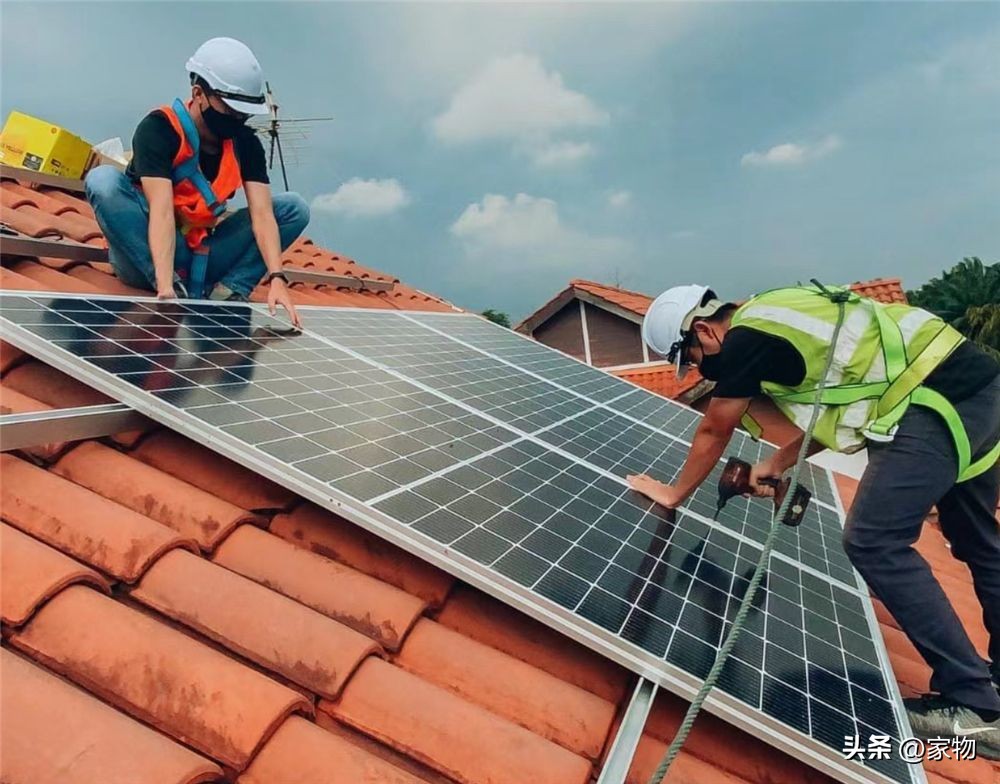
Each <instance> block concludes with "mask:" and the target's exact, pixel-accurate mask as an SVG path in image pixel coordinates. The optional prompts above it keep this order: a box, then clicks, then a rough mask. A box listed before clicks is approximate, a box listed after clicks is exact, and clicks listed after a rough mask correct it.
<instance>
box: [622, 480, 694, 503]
mask: <svg viewBox="0 0 1000 784" xmlns="http://www.w3.org/2000/svg"><path fill="white" fill-rule="evenodd" d="M625 479H626V481H627V482H628V485H629V487H631V488H632V489H633V490H635V491H636V492H637V493H642V494H643V495H644V496H646V497H647V498H648V499H649V500H650V501H655V502H656V503H658V504H659V505H660V506H662V507H665V508H667V509H676V508H677V507H678V506H680V505H681V503H683V501H684V498H683V497H682V496H681V495H680V493H678V492H677V490H676V489H675V488H673V487H671V486H670V485H667V484H664V483H663V482H658V481H656V480H655V479H653V477H651V476H647V475H646V474H632V475H630V476H627V477H625Z"/></svg>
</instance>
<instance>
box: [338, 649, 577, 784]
mask: <svg viewBox="0 0 1000 784" xmlns="http://www.w3.org/2000/svg"><path fill="white" fill-rule="evenodd" d="M320 708H321V709H322V710H324V711H326V712H327V713H329V714H330V715H331V716H333V717H334V718H336V719H338V720H340V721H343V722H344V723H346V724H348V725H350V726H352V727H355V728H357V729H359V730H360V731H362V732H365V733H367V734H369V735H372V736H374V737H376V738H378V739H379V740H381V741H382V742H383V743H386V744H387V745H389V746H391V747H394V748H396V749H398V750H400V751H403V752H404V753H406V754H408V755H410V756H412V757H415V758H416V759H418V760H420V761H422V762H424V763H425V764H427V765H429V766H431V767H432V768H434V769H435V770H438V771H440V772H441V773H443V774H444V775H446V776H450V777H451V778H453V779H455V781H457V782H460V784H511V782H527V781H531V782H533V784H585V782H587V781H588V780H589V777H590V773H591V764H590V763H589V762H588V761H587V760H586V759H584V758H583V757H580V756H577V755H576V754H573V753H572V752H570V751H567V750H566V749H564V748H562V747H561V746H558V745H556V744H555V743H552V742H550V741H547V740H545V739H543V738H540V737H539V736H537V735H534V734H532V733H531V732H529V731H528V730H526V729H524V728H522V727H520V726H518V725H516V724H514V723H513V722H510V721H508V720H506V719H503V718H500V717H499V716H497V715H495V714H493V713H491V712H489V711H487V710H485V709H483V708H480V707H478V706H475V705H472V704H471V703H468V702H466V701H464V700H462V699H461V698H459V697H457V696H455V695H453V694H451V693H450V692H448V691H446V690H444V689H441V688H440V687H438V686H434V685H432V684H429V683H427V682H426V681H423V680H422V679H420V678H418V677H417V676H415V675H411V674H410V673H408V672H406V671H404V670H402V669H400V668H399V667H395V666H393V665H391V664H389V663H387V662H383V661H381V660H379V659H368V660H367V661H366V662H365V663H364V664H363V665H362V666H361V669H359V670H358V672H357V674H356V675H355V676H354V677H353V678H352V679H351V681H350V683H348V685H347V688H346V689H345V690H344V695H343V697H342V698H341V700H340V702H338V703H329V702H327V701H321V702H320Z"/></svg>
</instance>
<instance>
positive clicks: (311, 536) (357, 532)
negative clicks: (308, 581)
mask: <svg viewBox="0 0 1000 784" xmlns="http://www.w3.org/2000/svg"><path fill="white" fill-rule="evenodd" d="M271 532H272V533H275V534H277V535H278V536H280V537H282V538H283V539H287V540H288V541H290V542H293V543H295V544H298V545H300V546H302V547H307V548H308V549H310V550H312V551H313V552H317V553H319V554H320V555H325V556H327V557H328V558H332V559H334V560H335V561H340V562H342V563H345V564H347V565H348V566H353V567H354V568H355V569H359V570H360V571H362V572H365V573H366V574H370V575H371V576H372V577H377V578H378V579H380V580H384V581H385V582H387V583H391V584H392V585H395V586H397V587H399V588H402V589H403V590H404V591H406V592H407V593H411V594H413V595H414V596H419V597H420V598H421V599H423V600H424V601H426V602H427V603H428V604H430V605H432V606H435V607H436V606H440V605H441V604H442V602H444V598H445V596H447V595H448V591H449V590H450V589H451V586H452V584H453V583H454V578H453V577H451V576H450V575H448V574H447V573H445V572H442V571H441V570H440V569H436V568H435V567H433V566H431V565H430V564H428V563H425V562H424V561H420V560H418V559H417V558H415V557H414V556H412V555H410V554H409V553H406V552H404V551H403V550H400V549H399V548H398V547H396V546H395V545H393V544H390V543H389V542H386V541H385V540H384V539H379V538H378V537H377V536H375V535H374V534H369V533H368V532H366V531H363V530H361V529H359V528H358V527H357V526H355V525H353V524H351V523H349V522H347V521H346V520H344V518H342V517H338V516H337V515H335V514H333V513H332V512H327V511H326V510H324V509H320V508H319V507H317V506H313V505H312V504H302V505H301V506H299V507H297V508H296V509H295V510H294V511H293V512H292V513H291V514H283V515H278V516H277V517H275V518H274V520H273V521H271Z"/></svg>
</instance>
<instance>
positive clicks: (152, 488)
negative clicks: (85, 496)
mask: <svg viewBox="0 0 1000 784" xmlns="http://www.w3.org/2000/svg"><path fill="white" fill-rule="evenodd" d="M52 471H53V472H54V473H56V474H59V475H60V476H63V477H65V478H66V479H69V480H70V481H71V482H75V483H76V484H78V485H82V486H83V487H86V488H87V489H89V490H93V491H94V492H95V493H98V494H99V495H102V496H104V497H105V498H108V499H110V500H112V501H115V502H116V503H119V504H121V505H122V506H127V507H128V508H129V509H132V510H133V511H136V512H139V513H140V514H143V515H145V516H146V517H151V518H153V519H154V520H156V521H158V522H161V523H163V524H164V525H168V526H170V527H171V528H173V529H174V530H175V531H177V532H178V533H180V534H182V535H183V536H185V537H187V538H189V539H194V540H195V541H196V542H197V543H198V544H199V546H200V547H201V548H202V549H204V550H212V549H213V548H214V547H215V546H216V545H217V544H218V543H219V542H220V541H222V540H223V539H224V538H225V537H226V536H228V535H229V534H230V533H231V532H232V531H233V529H234V528H236V526H238V525H240V524H241V523H244V522H252V521H257V522H260V518H258V517H257V516H256V515H253V514H251V513H249V512H247V511H246V510H244V509H240V508H239V507H237V506H233V504H231V503H229V502H228V501H223V500H222V499H220V498H216V497H215V496H213V495H211V494H209V493H206V492H205V491H204V490H200V489H199V488H197V487H195V486H194V485H191V484H188V483H187V482H185V481H183V480H181V479H177V478H175V477H173V476H171V475H170V474H168V473H164V472H163V471H160V470H159V469H157V468H153V467H152V466H149V465H146V464H145V463H143V462H141V461H139V460H136V459H135V458H133V457H131V456H129V455H125V454H122V453H121V452H119V451H117V450H115V449H111V448H110V447H107V446H104V445H103V444H99V443H97V442H96V441H88V442H86V443H83V444H80V446H78V447H77V448H76V449H74V450H72V451H71V452H70V453H69V454H67V455H66V456H65V457H64V458H63V459H62V460H60V461H59V462H58V463H57V464H56V465H55V466H54V467H53V468H52Z"/></svg>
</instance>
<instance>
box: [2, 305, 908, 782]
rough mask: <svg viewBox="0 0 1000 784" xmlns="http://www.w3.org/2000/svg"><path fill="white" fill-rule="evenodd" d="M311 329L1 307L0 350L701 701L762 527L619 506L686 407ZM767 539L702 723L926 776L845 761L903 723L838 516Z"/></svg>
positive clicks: (457, 348) (416, 343) (216, 313)
mask: <svg viewBox="0 0 1000 784" xmlns="http://www.w3.org/2000/svg"><path fill="white" fill-rule="evenodd" d="M305 315H306V317H307V319H308V320H307V326H308V328H309V332H307V333H305V334H302V335H293V334H290V333H287V332H285V331H284V330H283V327H282V324H281V323H280V322H278V321H276V320H273V319H271V318H270V317H268V316H267V315H266V313H264V312H263V311H261V310H259V309H255V308H253V307H249V306H245V305H228V304H226V305H224V304H214V303H204V302H201V303H190V302H182V303H178V302H169V303H159V302H156V301H155V300H145V299H138V300H136V299H116V298H99V299H94V298H82V297H57V298H54V297H51V296H50V295H30V296H28V295H24V296H5V297H4V298H3V299H2V301H0V316H2V318H3V323H4V327H5V329H4V339H5V340H9V341H10V342H12V343H14V344H15V345H18V346H19V347H21V348H22V349H24V350H26V351H29V352H31V353H35V354H37V355H38V356H40V357H41V358H43V359H45V360H46V361H48V362H50V363H52V364H53V365H55V366H57V367H61V368H63V369H65V370H67V371H69V372H71V373H73V374H74V375H76V376H77V377H80V378H83V379H84V380H86V381H87V383H90V384H91V385H93V386H95V387H96V388H99V389H101V390H103V391H105V392H107V393H109V394H111V395H113V396H115V397H117V398H119V399H120V400H122V401H123V402H126V403H128V404H129V405H131V406H133V407H134V408H136V409H137V410H139V411H141V412H142V413H145V414H147V415H148V416H151V417H152V418H154V419H157V420H159V421H161V422H163V423H164V424H167V425H169V426H171V427H174V428H175V429H178V430H179V431H181V432H183V433H185V434H187V435H189V436H190V437H192V438H194V439H195V440H198V441H200V442H201V443H204V444H206V445H207V446H209V447H212V448H214V449H216V450H218V451H220V452H221V453H223V454H225V455H227V456H229V457H231V458H233V459H236V460H237V461H239V462H242V463H244V464H245V465H248V466H250V467H252V468H254V469H255V470H258V471H260V472H261V473H263V474H265V475H267V476H269V477H270V478H272V479H275V480H276V481H278V482H280V483H282V484H284V485H285V486H287V487H289V488H290V489H292V490H294V491H296V492H299V493H300V494H302V495H304V496H305V497H307V498H310V499H311V500H313V501H315V502H317V503H319V504H322V505H324V506H326V507H328V508H330V509H333V510H334V511H337V512H339V513H340V514H343V515H344V516H346V517H349V518H350V519H352V520H354V521H355V522H357V523H359V524H361V525H363V526H365V527H367V528H369V529H370V530H373V531H375V532H376V533H378V534H380V535H382V536H385V537H386V538H388V539H390V540H391V541H394V542H395V543H397V544H399V545H401V546H402V547H404V548H406V549H408V550H410V551H412V552H415V553H416V554H418V555H419V556H421V557H424V558H426V559H427V560H430V561H432V562H433V563H436V564H438V565H439V566H441V567H443V568H445V569H447V570H449V571H452V572H453V573H455V574H456V575H458V576H460V577H462V578H463V579H466V580H467V581H469V582H471V583H473V584H475V585H477V586H479V587H481V588H483V589H485V590H487V591H489V592H491V593H493V594H494V595H496V596H498V597H500V598H502V599H504V600H505V601H508V602H510V603H512V604H514V605H515V606H517V607H519V608H521V609H522V610H524V611H526V612H528V613H530V614H532V615H534V616H535V617H537V618H540V619H542V620H543V621H546V622H548V623H550V624H551V625H553V626H554V627H556V628H558V629H560V630H561V631H563V632H565V633H566V634H568V635H570V636H572V637H574V638H575V639H577V640H579V641H581V642H583V643H585V644H587V645H589V646H591V647H592V648H594V649H596V650H598V651H599V652H601V653H603V654H605V655H607V656H609V657H610V658H613V659H615V660H617V661H619V662H621V663H622V664H624V665H626V666H628V667H630V668H632V669H633V670H634V671H636V672H638V673H640V674H643V675H645V676H647V677H652V678H654V679H655V680H657V681H659V682H660V683H661V684H663V685H664V686H666V687H668V688H671V689H672V690H674V691H675V692H677V693H679V694H681V695H682V696H688V697H690V696H691V695H692V694H693V692H694V691H695V690H696V688H697V687H698V685H700V682H699V679H700V678H702V677H704V675H705V673H706V672H707V671H708V668H709V667H710V666H711V664H712V661H713V660H714V657H715V652H716V650H717V649H718V646H719V644H720V642H721V640H722V638H723V636H724V634H725V633H726V630H727V628H728V623H729V622H730V621H731V619H732V617H733V615H734V614H735V611H736V608H737V606H738V604H739V601H740V599H741V597H742V596H743V593H744V592H745V590H746V587H747V584H748V580H749V577H750V575H751V573H752V570H753V567H754V564H755V563H756V561H757V559H758V558H759V556H760V544H761V542H762V541H763V537H764V535H765V533H766V530H767V527H768V525H769V522H770V511H769V507H768V506H767V505H766V504H764V503H762V502H760V501H757V500H751V501H749V502H746V501H742V500H740V499H735V500H734V501H733V502H732V503H731V505H730V507H727V509H726V510H725V511H724V512H723V515H722V517H721V518H720V520H719V521H718V522H713V521H711V520H710V519H709V518H710V515H711V513H713V512H714V492H713V490H712V489H711V488H709V487H706V488H705V489H704V490H702V491H699V493H698V494H696V495H695V497H694V498H693V499H692V500H691V503H690V504H688V505H687V506H686V507H685V508H684V509H683V510H681V511H680V512H679V514H678V515H677V516H676V519H671V516H669V515H665V514H664V513H663V510H661V509H659V508H658V507H656V506H654V505H651V504H650V503H649V502H648V501H646V500H645V499H644V498H642V497H640V496H638V495H637V494H635V493H633V492H632V491H631V490H629V489H628V488H627V486H626V484H625V482H624V480H623V476H624V475H625V474H626V473H631V472H633V471H637V470H642V471H647V470H648V471H650V472H652V473H654V474H657V475H660V476H663V477H665V478H670V477H671V476H673V474H674V473H675V472H676V470H677V469H678V468H679V466H680V464H681V461H682V460H683V457H684V452H685V448H686V444H687V439H688V438H690V435H691V434H692V433H693V428H694V427H696V426H697V421H698V415H697V414H696V413H694V412H692V411H690V410H688V409H685V408H683V407H681V406H677V405H675V404H673V403H671V402H670V401H666V400H664V399H662V398H657V397H656V396H653V395H650V394H648V393H646V392H644V391H642V390H638V389H636V388H635V387H633V386H632V385H630V384H627V383H625V382H622V381H620V380H619V379H615V378H613V377H611V376H607V375H606V374H604V373H601V372H600V371H596V370H594V369H593V368H590V367H588V366H586V365H582V364H581V363H578V362H575V361H574V360H572V359H569V358H566V357H564V356H563V355H560V354H558V353H556V352H553V351H550V350H548V349H545V348H544V347H541V346H539V345H537V344H535V343H533V342H531V341H528V340H526V339H524V338H522V337H519V336H517V335H515V334H514V333H509V332H506V331H501V334H499V335H498V333H497V329H496V328H494V327H492V326H488V327H485V328H484V326H483V324H485V322H483V321H482V320H481V319H479V318H477V317H472V316H462V315H455V316H451V315H444V316H426V315H414V314H401V313H397V312H381V311H357V310H346V309H344V310H334V309H306V314H305ZM451 333H454V335H455V336H456V338H457V339H453V338H452V337H451ZM619 407H620V408H619ZM661 428H664V429H661ZM736 446H737V448H738V449H739V450H740V453H741V454H744V455H745V456H747V457H748V458H750V459H756V457H758V456H759V453H760V450H761V447H760V445H757V444H755V443H753V442H750V441H748V440H741V441H740V442H739V443H737V444H736ZM816 476H822V474H819V473H817V474H816ZM781 534H782V535H781V537H780V539H779V545H778V547H777V548H776V551H775V552H774V553H773V554H772V556H771V559H770V564H769V573H768V575H767V578H766V581H765V583H764V585H763V588H762V590H761V592H760V594H759V595H758V597H757V600H756V604H755V607H754V609H753V610H752V612H751V614H750V618H749V621H748V625H747V628H746V630H745V631H744V633H743V635H742V636H741V639H740V641H739V643H738V645H737V648H736V652H735V653H734V655H733V657H732V659H731V661H730V662H729V664H728V665H727V667H726V671H725V673H724V676H723V679H722V682H721V684H720V689H718V690H717V691H716V692H715V693H713V696H712V697H711V698H710V700H709V704H708V707H709V709H710V710H713V711H715V712H718V713H720V714H721V715H723V716H724V717H726V718H727V719H728V720H730V721H732V722H733V723H735V724H737V725H739V726H741V727H744V728H745V729H748V730H750V731H752V732H755V733H756V734H758V735H761V736H762V737H763V738H764V739H765V740H768V741H770V742H772V743H774V744H775V745H778V746H780V747H781V748H784V749H786V750H789V751H791V752H793V753H795V754H797V755H799V756H801V757H802V758H804V759H807V760H809V761H810V762H811V763H813V764H814V765H816V766H817V767H818V768H820V769H822V770H825V771H826V772H828V773H830V774H831V775H834V776H837V777H839V778H841V779H842V780H845V781H870V780H873V778H881V779H883V780H891V781H899V782H909V781H918V780H921V776H922V773H920V772H919V768H910V767H908V766H907V765H905V764H904V763H902V762H901V761H900V760H899V758H898V756H897V757H895V758H894V759H889V760H881V759H876V760H869V761H866V762H865V767H863V766H862V765H861V764H860V763H856V762H848V761H845V760H844V759H843V757H842V755H841V754H840V750H841V749H842V748H843V744H844V736H845V735H850V736H853V735H860V736H861V737H862V738H864V739H867V738H868V736H869V735H872V734H879V735H887V736H889V737H890V738H892V739H893V741H894V743H895V744H896V745H897V746H898V743H899V740H900V739H901V738H902V737H904V734H905V733H904V730H905V729H906V724H905V719H904V718H903V717H902V714H901V708H900V704H899V698H898V693H897V692H896V689H895V685H894V682H893V681H892V680H891V678H888V677H887V673H888V668H887V664H886V658H885V651H884V648H883V646H882V642H881V638H880V637H879V635H878V631H877V629H878V627H877V624H876V622H875V620H874V616H873V613H872V608H871V604H870V602H869V600H868V598H867V595H866V593H865V592H864V590H863V588H862V587H861V585H860V583H859V582H858V578H857V576H856V575H855V574H854V573H853V572H852V571H851V569H850V565H849V564H848V563H847V561H846V559H845V557H844V556H843V552H842V550H841V549H840V547H839V537H840V518H839V516H838V514H837V513H836V511H835V510H834V509H833V508H830V507H827V506H824V505H822V504H814V505H813V506H812V508H811V509H810V513H809V516H808V518H807V520H806V521H805V522H804V523H803V525H802V526H800V528H798V529H796V530H783V531H782V532H781Z"/></svg>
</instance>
